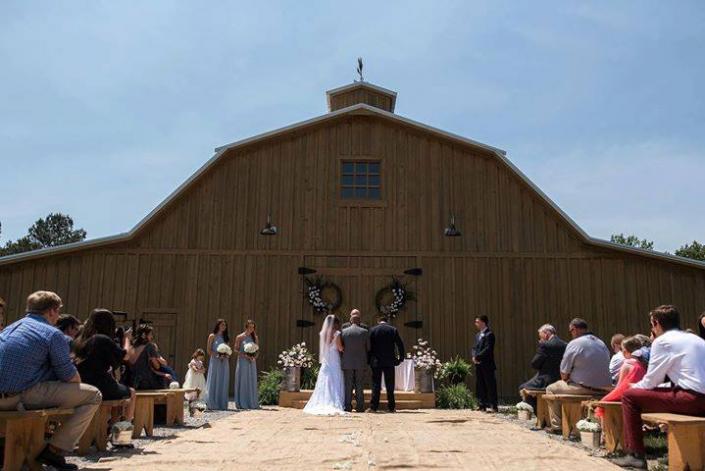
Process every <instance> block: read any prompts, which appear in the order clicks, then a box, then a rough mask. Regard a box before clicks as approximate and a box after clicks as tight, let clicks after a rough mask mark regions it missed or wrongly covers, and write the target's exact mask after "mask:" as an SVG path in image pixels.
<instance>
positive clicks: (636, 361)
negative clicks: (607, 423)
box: [595, 336, 649, 418]
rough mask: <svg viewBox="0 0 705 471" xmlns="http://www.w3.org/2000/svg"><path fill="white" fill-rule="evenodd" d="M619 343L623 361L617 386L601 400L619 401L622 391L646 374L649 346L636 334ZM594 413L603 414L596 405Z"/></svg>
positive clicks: (601, 415) (599, 415)
mask: <svg viewBox="0 0 705 471" xmlns="http://www.w3.org/2000/svg"><path fill="white" fill-rule="evenodd" d="M621 345H622V353H623V355H624V362H623V363H622V368H620V370H619V377H618V381H617V386H616V387H615V388H614V389H613V390H612V391H610V392H609V393H608V394H607V395H606V396H605V397H603V398H602V399H601V400H602V401H606V402H619V401H621V400H622V395H623V394H624V391H626V390H627V389H629V388H630V387H631V386H632V385H633V384H634V383H638V382H639V381H641V378H643V377H644V375H645V374H646V367H647V366H648V363H649V348H648V347H646V346H644V345H643V344H642V342H641V341H640V340H639V338H638V337H637V336H633V337H627V338H624V339H622V343H621ZM595 415H596V416H597V417H600V418H602V417H603V416H604V410H603V408H602V407H597V408H596V409H595Z"/></svg>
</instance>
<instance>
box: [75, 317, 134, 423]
mask: <svg viewBox="0 0 705 471" xmlns="http://www.w3.org/2000/svg"><path fill="white" fill-rule="evenodd" d="M113 335H115V318H114V317H113V313H112V312H111V311H109V310H107V309H93V311H91V313H90V314H89V316H88V320H86V323H85V324H84V326H83V331H82V332H81V333H80V334H79V335H78V337H76V340H75V344H74V345H75V349H76V367H77V369H78V372H79V374H80V375H81V382H83V383H86V384H90V385H92V386H95V387H96V388H98V389H99V390H100V392H101V394H102V395H103V400H106V401H111V400H117V399H126V398H130V402H129V405H128V407H127V412H126V417H125V418H126V419H127V420H130V421H131V420H132V418H133V417H134V415H135V390H134V389H132V388H128V387H127V386H125V385H124V384H120V383H118V382H117V381H116V380H115V377H114V376H113V372H115V371H117V370H118V369H119V368H120V365H122V362H123V361H124V360H126V359H127V358H128V356H129V351H131V350H132V345H131V344H130V340H131V333H130V331H129V330H128V331H127V332H126V333H125V339H124V344H123V346H122V347H121V346H120V345H118V344H117V343H115V340H114V339H113Z"/></svg>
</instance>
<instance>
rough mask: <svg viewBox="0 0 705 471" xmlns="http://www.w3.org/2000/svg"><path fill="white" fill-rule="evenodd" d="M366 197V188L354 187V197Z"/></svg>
mask: <svg viewBox="0 0 705 471" xmlns="http://www.w3.org/2000/svg"><path fill="white" fill-rule="evenodd" d="M365 197H367V188H355V198H357V199H363V198H365Z"/></svg>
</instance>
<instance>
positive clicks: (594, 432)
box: [575, 418, 602, 448]
mask: <svg viewBox="0 0 705 471" xmlns="http://www.w3.org/2000/svg"><path fill="white" fill-rule="evenodd" d="M575 428H577V429H578V431H579V432H580V441H581V442H582V444H583V445H584V446H586V447H588V448H599V447H600V432H602V427H601V426H600V423H599V422H597V421H596V420H595V419H593V418H587V419H582V420H579V421H578V423H577V424H575Z"/></svg>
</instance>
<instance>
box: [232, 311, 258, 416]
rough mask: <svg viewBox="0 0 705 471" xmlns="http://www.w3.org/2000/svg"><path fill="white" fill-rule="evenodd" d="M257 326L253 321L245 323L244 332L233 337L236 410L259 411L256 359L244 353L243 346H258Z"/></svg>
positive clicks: (254, 356)
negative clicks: (235, 360)
mask: <svg viewBox="0 0 705 471" xmlns="http://www.w3.org/2000/svg"><path fill="white" fill-rule="evenodd" d="M256 328H257V325H256V324H255V323H254V321H251V320H248V321H247V322H245V330H244V331H243V332H242V333H241V334H240V335H238V336H237V337H235V351H236V352H237V365H236V366H235V406H236V407H237V408H238V409H259V397H258V394H257V363H256V362H257V359H256V356H257V355H256V354H255V355H249V354H248V353H246V352H245V345H247V344H249V343H253V344H255V345H258V346H259V339H258V338H257V332H255V330H256Z"/></svg>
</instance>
